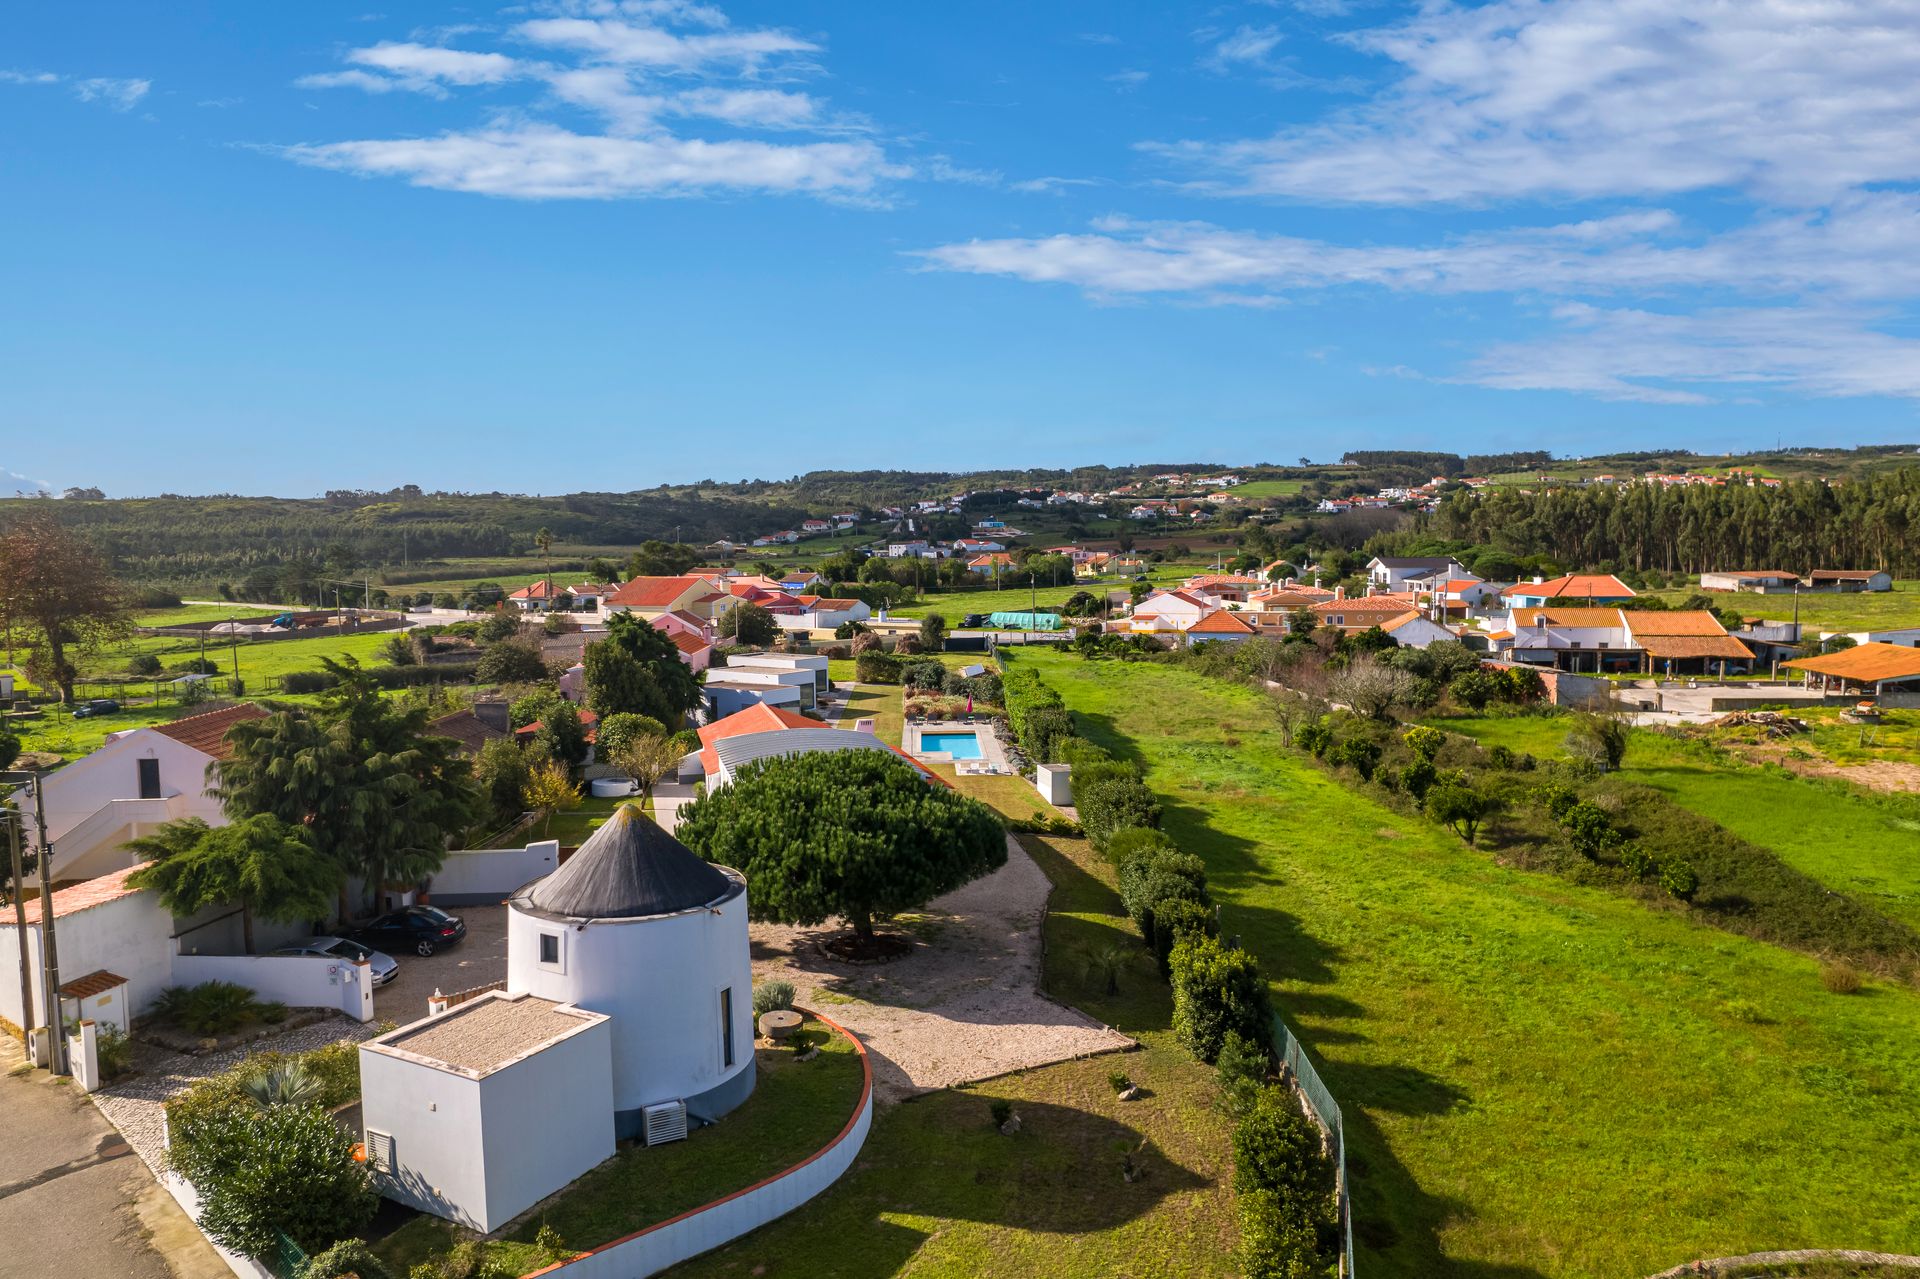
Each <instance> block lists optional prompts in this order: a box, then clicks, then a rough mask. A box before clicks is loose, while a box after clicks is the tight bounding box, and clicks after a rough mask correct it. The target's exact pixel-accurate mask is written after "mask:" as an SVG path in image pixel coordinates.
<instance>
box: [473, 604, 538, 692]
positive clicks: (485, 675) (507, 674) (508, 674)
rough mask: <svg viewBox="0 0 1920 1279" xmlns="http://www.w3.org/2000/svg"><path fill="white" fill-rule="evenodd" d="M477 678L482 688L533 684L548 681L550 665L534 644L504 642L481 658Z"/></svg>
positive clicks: (513, 641) (521, 640) (477, 664)
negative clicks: (483, 685)
mask: <svg viewBox="0 0 1920 1279" xmlns="http://www.w3.org/2000/svg"><path fill="white" fill-rule="evenodd" d="M508 620H509V621H511V620H512V619H511V618H509V619H508ZM473 677H474V679H476V680H478V681H479V682H480V683H482V684H529V683H532V682H533V681H535V680H542V679H545V678H546V677H547V662H546V659H545V658H543V657H542V656H541V655H540V646H539V645H538V644H536V643H534V642H533V641H532V640H523V639H503V640H501V641H500V642H499V643H497V644H493V645H490V646H489V647H488V649H487V651H486V652H484V653H482V654H481V655H480V660H479V661H478V662H477V663H475V664H474V668H473Z"/></svg>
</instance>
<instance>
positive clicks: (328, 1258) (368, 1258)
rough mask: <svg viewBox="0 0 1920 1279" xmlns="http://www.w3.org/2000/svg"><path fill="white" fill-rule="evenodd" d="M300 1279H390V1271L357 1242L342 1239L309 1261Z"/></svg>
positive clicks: (357, 1240) (362, 1244)
mask: <svg viewBox="0 0 1920 1279" xmlns="http://www.w3.org/2000/svg"><path fill="white" fill-rule="evenodd" d="M300 1279H393V1272H392V1271H391V1270H388V1269H387V1266H386V1263H385V1262H383V1261H381V1260H380V1258H379V1257H378V1256H377V1255H376V1254H375V1253H374V1251H373V1249H371V1248H369V1247H367V1245H366V1244H365V1243H364V1242H363V1241H361V1240H359V1239H342V1240H341V1241H340V1242H339V1243H337V1244H335V1245H333V1247H331V1248H329V1249H327V1250H326V1251H325V1252H322V1253H319V1254H317V1255H315V1256H313V1257H311V1258H309V1259H308V1261H307V1265H306V1269H304V1270H302V1271H301V1272H300Z"/></svg>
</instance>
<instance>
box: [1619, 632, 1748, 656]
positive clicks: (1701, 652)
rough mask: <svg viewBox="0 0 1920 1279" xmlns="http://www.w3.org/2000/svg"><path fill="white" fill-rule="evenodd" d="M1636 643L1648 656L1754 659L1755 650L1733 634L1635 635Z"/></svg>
mask: <svg viewBox="0 0 1920 1279" xmlns="http://www.w3.org/2000/svg"><path fill="white" fill-rule="evenodd" d="M1634 643H1635V644H1636V645H1637V646H1638V647H1639V649H1640V651H1641V652H1643V653H1645V654H1646V655H1647V656H1648V657H1662V658H1672V659H1675V660H1678V659H1681V658H1688V657H1725V658H1729V659H1731V660H1733V661H1739V662H1746V661H1751V660H1753V650H1752V649H1750V648H1748V647H1747V646H1746V645H1745V644H1742V643H1741V642H1740V641H1739V640H1737V639H1735V638H1734V637H1733V636H1731V635H1724V634H1723V635H1635V636H1634Z"/></svg>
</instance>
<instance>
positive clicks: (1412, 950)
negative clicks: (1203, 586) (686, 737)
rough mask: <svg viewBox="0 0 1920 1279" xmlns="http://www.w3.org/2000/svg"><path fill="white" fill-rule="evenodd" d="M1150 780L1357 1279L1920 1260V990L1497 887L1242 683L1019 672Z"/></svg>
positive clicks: (1048, 665) (1598, 1277) (1614, 1275)
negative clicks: (1205, 901)
mask: <svg viewBox="0 0 1920 1279" xmlns="http://www.w3.org/2000/svg"><path fill="white" fill-rule="evenodd" d="M1015 660H1017V661H1019V662H1021V663H1025V664H1030V665H1031V666H1033V667H1034V668H1035V669H1037V670H1039V671H1040V672H1041V673H1042V674H1043V675H1044V676H1045V677H1046V678H1047V679H1048V680H1049V682H1051V683H1052V684H1053V686H1054V687H1055V688H1056V689H1058V690H1059V691H1060V693H1061V694H1062V695H1063V696H1064V697H1065V698H1066V701H1067V703H1068V705H1069V706H1070V707H1071V708H1072V709H1073V710H1074V711H1075V713H1076V715H1077V717H1078V719H1079V721H1080V723H1081V725H1082V730H1083V731H1084V732H1085V733H1086V734H1087V735H1088V736H1090V737H1092V738H1094V739H1095V740H1097V741H1099V742H1101V743H1102V744H1103V745H1106V746H1108V747H1109V748H1110V749H1113V750H1116V751H1118V752H1121V753H1123V754H1125V755H1128V756H1130V757H1134V758H1137V759H1139V760H1140V761H1141V762H1142V763H1143V764H1144V765H1145V766H1146V768H1147V770H1148V774H1147V778H1148V782H1149V784H1150V785H1152V786H1153V788H1154V789H1155V790H1156V792H1158V793H1159V795H1160V796H1161V797H1162V799H1163V802H1165V804H1166V805H1167V815H1166V823H1165V824H1166V827H1167V830H1168V831H1169V833H1170V834H1171V835H1172V836H1173V838H1174V839H1175V840H1177V841H1178V842H1179V843H1180V845H1181V846H1182V847H1183V848H1186V849H1188V850H1190V851H1192V852H1195V853H1197V854H1199V855H1200V856H1202V857H1203V858H1204V859H1205V860H1206V862H1207V866H1208V875H1209V882H1210V884H1211V886H1212V888H1213V891H1214V894H1215V896H1216V897H1217V898H1218V899H1219V900H1220V901H1221V902H1222V903H1223V904H1224V914H1223V922H1222V931H1223V932H1225V933H1226V934H1228V935H1237V936H1239V937H1240V938H1241V939H1242V941H1243V942H1244V943H1245V944H1246V945H1248V946H1249V947H1251V948H1252V949H1253V950H1254V951H1255V952H1256V953H1257V954H1258V955H1259V957H1260V959H1261V963H1262V966H1263V967H1264V969H1265V971H1266V972H1267V974H1268V975H1269V977H1270V978H1271V979H1272V981H1273V982H1274V993H1275V999H1276V1002H1277V1004H1278V1006H1279V1007H1280V1009H1281V1010H1282V1011H1283V1012H1284V1013H1285V1015H1286V1016H1287V1017H1288V1018H1289V1019H1290V1020H1291V1021H1292V1022H1293V1023H1294V1025H1295V1027H1296V1029H1297V1030H1298V1031H1299V1033H1300V1035H1301V1037H1302V1038H1303V1039H1304V1040H1305V1042H1306V1043H1307V1044H1308V1045H1309V1046H1310V1047H1311V1048H1312V1050H1313V1051H1314V1053H1315V1055H1316V1056H1317V1057H1318V1059H1319V1061H1320V1063H1321V1073H1322V1075H1323V1076H1324V1078H1325V1079H1326V1082H1327V1084H1328V1086H1329V1087H1330V1088H1331V1089H1332V1090H1333V1092H1334V1094H1335V1096H1336V1097H1338V1098H1339V1099H1340V1101H1341V1103H1342V1105H1343V1108H1344V1110H1345V1113H1346V1116H1347V1121H1348V1141H1349V1148H1350V1160H1351V1167H1352V1171H1353V1180H1354V1193H1355V1222H1356V1235H1357V1239H1358V1243H1359V1250H1360V1256H1359V1258H1358V1270H1359V1273H1361V1274H1362V1275H1365V1276H1367V1279H1376V1277H1377V1276H1409V1277H1411V1276H1421V1277H1429V1276H1442V1277H1446V1276H1468V1275H1471V1276H1494V1277H1498V1279H1524V1277H1527V1276H1594V1277H1595V1279H1603V1277H1604V1279H1619V1277H1620V1276H1634V1275H1643V1274H1648V1273H1652V1272H1653V1271H1656V1270H1659V1269H1661V1268H1663V1267H1666V1266H1671V1265H1676V1264H1678V1263H1680V1262H1683V1261H1686V1260H1688V1259H1691V1258H1696V1257H1702V1256H1708V1257H1711V1256H1724V1255H1730V1254H1737V1253H1744V1252H1750V1251H1756V1250H1759V1249H1770V1248H1791V1247H1814V1246H1819V1247H1854V1248H1878V1249H1885V1250H1888V1251H1894V1252H1913V1251H1916V1250H1920V1183H1916V1182H1915V1181H1914V1180H1913V1179H1912V1178H1910V1177H1906V1176H1904V1175H1898V1174H1894V1175H1890V1172H1891V1170H1893V1169H1898V1168H1906V1167H1913V1166H1915V1165H1916V1163H1920V1125H1916V1123H1915V1122H1914V1117H1915V1115H1916V1114H1920V996H1916V994H1915V993H1914V992H1913V991H1911V990H1907V989H1900V988H1892V987H1887V986H1883V985H1879V984H1870V985H1869V986H1868V988H1867V989H1866V991H1865V992H1864V993H1863V994H1860V995H1852V996H1843V995H1832V994H1828V993H1827V992H1826V991H1825V990H1824V989H1823V988H1822V986H1821V983H1820V979H1819V975H1818V965H1817V964H1816V963H1815V962H1814V961H1813V960H1811V959H1809V958H1807V957H1805V956H1802V955H1797V954H1793V953H1790V952H1787V951H1784V950H1780V949H1777V948H1774V947H1770V946H1766V945H1762V944H1759V943H1754V942H1750V941H1747V940H1745V939H1743V938H1740V937H1736V936H1730V935H1727V934H1725V933H1722V932H1718V931H1714V930H1710V929H1707V928H1703V927H1699V926H1696V925H1694V924H1692V923H1691V922H1689V921H1688V920H1687V919H1685V918H1684V917H1683V916H1679V915H1675V914H1670V913H1662V912H1655V911H1651V910H1648V909H1647V908H1645V907H1643V906H1641V905H1639V904H1637V903H1636V902H1634V901H1632V900H1630V899H1627V898H1623V897H1619V896H1616V895H1614V894H1612V893H1610V892H1606V891H1604V890H1600V889H1593V888H1583V887H1580V886H1578V885H1574V884H1570V883H1568V882H1567V881H1565V880H1562V879H1558V878H1555V877H1552V876H1549V875H1545V874H1531V873H1527V872H1524V871H1520V870H1515V869H1510V868H1506V867H1502V866H1500V865H1498V864H1496V863H1495V862H1494V861H1493V859H1492V858H1491V857H1490V856H1488V855H1487V854H1485V853H1483V852H1480V851H1478V850H1474V849H1470V848H1467V847H1466V846H1465V845H1463V844H1462V843H1461V842H1460V841H1459V840H1457V839H1456V838H1454V837H1453V836H1452V835H1449V834H1447V833H1446V832H1444V831H1442V830H1440V829H1438V828H1435V827H1432V826H1429V825H1428V824H1427V823H1425V822H1424V821H1419V820H1418V819H1409V818H1406V817H1403V816H1401V815H1400V814H1398V813H1395V812H1393V811H1392V810H1390V809H1387V808H1384V807H1382V806H1380V805H1378V804H1376V803H1374V802H1372V801H1370V800H1368V799H1366V798H1364V797H1362V796H1359V795H1356V794H1354V793H1353V792H1351V791H1348V790H1347V789H1346V788H1344V787H1343V786H1341V785H1340V784H1339V783H1338V782H1336V781H1335V780H1333V779H1332V778H1330V777H1328V776H1327V775H1326V774H1324V773H1322V772H1321V771H1319V770H1318V769H1316V768H1313V767H1312V766H1310V765H1309V764H1307V763H1306V762H1304V761H1303V760H1302V759H1301V758H1300V757H1298V756H1297V755H1295V754H1294V753H1293V752H1291V751H1288V750H1287V749H1285V748H1284V747H1282V746H1281V744H1280V742H1279V735H1278V732H1277V731H1276V729H1275V728H1274V727H1273V723H1272V715H1271V711H1270V709H1269V708H1268V706H1267V704H1266V703H1265V700H1264V699H1263V698H1261V697H1259V696H1258V695H1256V694H1255V693H1253V692H1252V691H1250V690H1247V689H1243V688H1240V687H1236V686H1231V685H1226V684H1222V683H1218V682H1214V681H1209V680H1207V679H1205V678H1203V677H1201V676H1199V675H1195V674H1193V673H1190V672H1186V671H1181V670H1176V669H1171V668H1168V667H1163V666H1159V665H1153V664H1146V663H1137V664H1122V663H1116V662H1100V663H1087V662H1083V661H1081V660H1079V659H1077V658H1074V657H1071V656H1068V655H1063V654H1054V653H1021V654H1020V655H1019V656H1018V657H1017V658H1016V659H1015Z"/></svg>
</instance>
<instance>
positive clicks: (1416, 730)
mask: <svg viewBox="0 0 1920 1279" xmlns="http://www.w3.org/2000/svg"><path fill="white" fill-rule="evenodd" d="M1400 740H1401V741H1403V742H1405V743H1406V746H1407V749H1408V750H1410V751H1412V752H1413V755H1414V758H1415V759H1424V760H1426V761H1427V762H1428V763H1432V762H1433V757H1434V756H1435V755H1438V754H1439V753H1440V748H1441V747H1442V746H1445V745H1446V744H1447V735H1446V734H1445V733H1443V732H1441V731H1440V730H1439V729H1437V728H1428V727H1427V726H1426V725H1424V724H1415V725H1414V726H1413V727H1412V728H1409V729H1408V730H1407V731H1406V732H1404V733H1402V734H1400Z"/></svg>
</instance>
